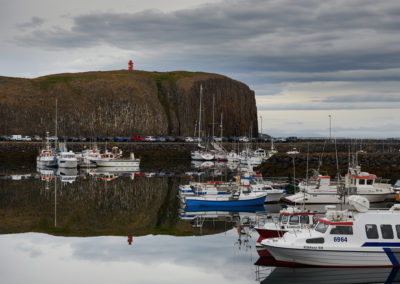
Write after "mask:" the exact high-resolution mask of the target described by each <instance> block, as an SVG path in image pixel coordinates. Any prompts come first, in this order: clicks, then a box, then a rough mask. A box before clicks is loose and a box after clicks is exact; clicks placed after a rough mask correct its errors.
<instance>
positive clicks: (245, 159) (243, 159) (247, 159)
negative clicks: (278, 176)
mask: <svg viewBox="0 0 400 284" xmlns="http://www.w3.org/2000/svg"><path fill="white" fill-rule="evenodd" d="M265 156H266V153H265V150H263V149H257V150H256V151H251V150H249V149H246V150H244V151H242V152H241V153H240V155H239V161H240V163H241V164H243V165H248V164H250V165H253V166H258V165H261V163H262V162H263V159H264V157H265Z"/></svg>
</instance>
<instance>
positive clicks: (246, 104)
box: [0, 70, 258, 136]
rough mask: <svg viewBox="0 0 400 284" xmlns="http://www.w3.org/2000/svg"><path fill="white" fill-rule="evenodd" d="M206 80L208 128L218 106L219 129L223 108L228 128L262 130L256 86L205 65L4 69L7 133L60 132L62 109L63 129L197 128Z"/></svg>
mask: <svg viewBox="0 0 400 284" xmlns="http://www.w3.org/2000/svg"><path fill="white" fill-rule="evenodd" d="M200 86H202V87H203V100H202V104H203V106H202V109H203V112H202V116H203V119H204V120H203V119H202V126H201V128H202V130H205V131H206V132H207V133H205V134H206V135H211V129H212V121H213V106H214V114H215V115H214V117H215V123H216V124H215V133H216V135H219V128H218V127H217V125H219V122H220V119H221V113H222V114H223V131H224V135H249V132H250V127H252V133H253V136H255V135H254V134H255V133H258V130H257V108H256V102H255V96H254V92H253V91H252V90H250V89H249V87H248V86H247V85H245V84H243V83H241V82H238V81H235V80H232V79H230V78H227V77H225V76H222V75H217V74H209V73H201V72H184V71H177V72H165V73H163V72H145V71H133V72H129V71H125V70H120V71H108V72H86V73H71V74H57V75H50V76H45V77H40V78H36V79H20V78H8V77H0V134H8V135H11V134H24V135H34V134H43V133H44V132H45V131H50V132H51V133H54V132H55V121H56V119H55V118H56V109H57V125H58V126H57V130H58V135H62V136H135V135H163V136H165V135H182V136H193V134H194V130H195V127H196V128H197V129H198V122H197V121H198V117H199V104H200V100H199V94H200ZM56 101H57V108H56ZM196 122H197V123H196ZM195 125H196V126H195ZM196 135H197V133H196Z"/></svg>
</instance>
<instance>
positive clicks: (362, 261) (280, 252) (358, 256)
mask: <svg viewBox="0 0 400 284" xmlns="http://www.w3.org/2000/svg"><path fill="white" fill-rule="evenodd" d="M263 246H264V247H265V248H266V249H268V251H269V252H270V253H271V255H272V256H273V257H274V258H275V259H276V260H278V261H284V262H293V263H297V264H305V265H313V266H324V267H392V266H393V267H394V266H399V262H398V260H400V250H399V249H395V248H394V249H389V250H390V252H388V251H384V250H383V249H382V250H381V251H377V250H375V251H372V250H371V251H367V250H360V251H354V250H353V251H340V250H318V249H297V248H288V247H278V246H270V245H265V244H263Z"/></svg>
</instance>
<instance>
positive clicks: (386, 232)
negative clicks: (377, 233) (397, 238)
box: [381, 225, 393, 239]
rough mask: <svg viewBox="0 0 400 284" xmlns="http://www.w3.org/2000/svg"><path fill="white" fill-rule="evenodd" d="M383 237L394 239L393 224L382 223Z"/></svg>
mask: <svg viewBox="0 0 400 284" xmlns="http://www.w3.org/2000/svg"><path fill="white" fill-rule="evenodd" d="M381 233H382V238H384V239H393V228H392V225H381Z"/></svg>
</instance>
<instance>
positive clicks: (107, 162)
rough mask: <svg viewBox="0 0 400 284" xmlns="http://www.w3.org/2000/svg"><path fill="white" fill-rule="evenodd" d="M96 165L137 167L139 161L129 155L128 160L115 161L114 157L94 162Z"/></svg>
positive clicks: (132, 155)
mask: <svg viewBox="0 0 400 284" xmlns="http://www.w3.org/2000/svg"><path fill="white" fill-rule="evenodd" d="M95 162H96V165H97V166H98V167H135V168H137V167H139V165H140V159H136V158H135V155H134V154H133V153H131V155H130V157H129V158H128V159H116V158H115V156H112V157H110V158H102V159H100V160H96V161H95Z"/></svg>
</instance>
